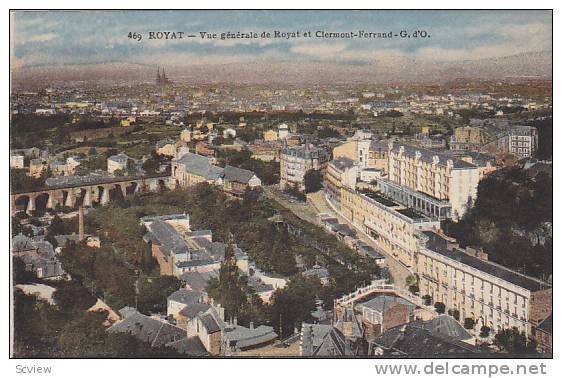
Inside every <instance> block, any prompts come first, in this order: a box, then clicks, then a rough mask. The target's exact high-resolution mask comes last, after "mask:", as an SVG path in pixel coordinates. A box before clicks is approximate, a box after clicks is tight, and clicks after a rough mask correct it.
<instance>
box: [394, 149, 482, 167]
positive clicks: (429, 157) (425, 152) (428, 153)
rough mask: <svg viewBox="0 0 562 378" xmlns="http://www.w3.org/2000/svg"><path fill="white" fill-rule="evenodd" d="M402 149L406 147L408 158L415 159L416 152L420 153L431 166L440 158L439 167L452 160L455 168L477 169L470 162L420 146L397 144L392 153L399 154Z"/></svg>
mask: <svg viewBox="0 0 562 378" xmlns="http://www.w3.org/2000/svg"><path fill="white" fill-rule="evenodd" d="M400 147H404V154H406V155H407V156H408V157H411V158H413V157H415V156H416V152H419V153H420V159H421V160H422V161H423V162H425V163H428V164H431V163H432V162H433V157H434V156H437V157H438V158H439V163H438V165H441V166H446V165H447V160H451V161H452V162H453V166H454V168H476V166H475V165H474V164H471V163H469V162H466V161H464V160H461V159H457V158H455V157H453V156H450V155H448V154H446V153H443V152H437V151H433V150H429V149H427V148H422V147H418V146H410V145H408V144H403V143H395V144H394V145H393V148H392V151H393V152H395V153H398V151H399V149H400Z"/></svg>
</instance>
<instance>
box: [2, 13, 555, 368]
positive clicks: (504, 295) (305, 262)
mask: <svg viewBox="0 0 562 378" xmlns="http://www.w3.org/2000/svg"><path fill="white" fill-rule="evenodd" d="M342 17H343V19H345V18H346V17H347V18H349V20H350V22H349V25H347V28H348V29H349V30H354V28H355V29H357V30H360V32H361V33H362V34H361V40H359V41H356V40H355V39H353V38H352V39H350V37H349V35H347V34H346V33H340V32H343V31H344V29H343V28H342V27H341V25H342V24H341V22H340V21H339V20H341V18H342ZM490 19H493V20H495V22H496V23H497V24H495V25H490V24H488V23H487V22H488V21H489V20H490ZM121 21H122V22H121ZM221 21H222V22H224V23H228V22H231V24H228V27H224V26H220V25H221ZM11 22H12V23H13V34H12V40H13V46H12V47H11V48H12V49H13V51H12V58H13V59H12V66H11V93H10V127H9V128H10V141H9V143H10V218H11V256H10V264H11V280H10V282H11V295H12V299H11V307H12V308H11V314H12V317H11V322H12V323H11V324H10V329H11V356H13V357H15V358H217V357H222V358H235V357H266V358H276V357H285V358H287V357H291V358H327V357H330V358H355V357H357V358H371V359H388V358H397V359H404V358H459V359H460V358H462V359H484V358H552V350H553V347H552V343H553V342H552V335H553V331H552V330H553V286H552V282H553V224H552V222H553V178H552V176H553V165H552V164H553V161H552V160H553V102H552V93H553V90H552V12H551V11H501V14H500V12H498V11H435V12H431V13H428V12H413V11H386V12H385V11H360V12H355V13H350V11H325V12H319V11H318V12H315V11H198V12H196V11H132V10H130V11H74V12H66V13H65V12H63V11H12V13H11ZM456 24H459V25H461V24H462V25H464V26H463V27H466V30H463V31H459V30H456V29H455V30H453V29H454V27H453V26H454V25H456ZM104 25H105V26H104ZM114 25H118V26H114ZM139 25H144V26H143V27H144V29H142V28H141V26H139ZM477 25H483V26H481V27H480V26H479V28H480V29H478V31H477V32H475V31H474V30H475V28H476V26H477ZM100 26H101V27H100ZM282 26H285V28H284V29H283V27H282ZM221 27H222V28H223V29H224V30H223V29H221ZM422 27H423V31H424V32H426V31H427V32H426V34H427V35H428V36H429V37H423V38H421V39H420V38H418V37H416V38H414V37H412V38H410V37H409V35H410V34H409V33H410V32H409V31H408V32H406V31H405V32H404V33H403V34H402V35H403V36H406V35H408V37H404V40H397V39H398V38H400V35H401V34H400V33H399V32H400V31H401V30H414V29H415V28H418V29H422ZM91 28H96V30H98V29H101V30H99V33H98V34H97V38H96V39H95V40H92V39H89V38H91V35H90V29H91ZM238 28H239V30H240V31H241V32H242V33H239V35H241V36H242V37H243V36H244V35H245V34H244V33H246V32H247V33H250V34H249V35H250V36H251V37H252V38H254V39H251V40H241V39H240V40H234V41H233V40H225V41H222V40H220V38H219V39H218V40H212V39H211V38H208V37H205V38H208V39H209V40H210V41H207V40H200V41H199V40H198V38H203V37H199V34H200V33H201V34H203V32H200V30H201V31H203V30H205V33H207V34H210V33H215V32H216V33H217V35H219V36H220V32H225V33H226V32H228V33H232V35H234V36H236V31H237V30H238ZM297 29H299V30H304V31H305V32H304V33H299V34H298V37H295V40H294V41H293V40H291V39H290V38H289V37H286V38H279V39H280V41H277V40H274V39H271V40H269V39H265V38H264V39H260V38H261V37H260V36H261V35H264V36H267V33H268V32H269V30H271V31H272V32H271V35H272V36H275V35H282V36H285V35H287V36H290V34H282V33H289V32H291V31H293V30H297ZM348 29H345V31H347V30H348ZM508 29H509V30H510V31H512V32H510V33H505V30H508ZM515 29H517V30H515ZM77 30H79V31H77ZM159 30H178V31H182V33H184V35H185V36H186V37H185V38H186V39H188V40H189V41H187V42H184V40H183V39H181V40H180V39H178V40H175V41H172V40H169V41H168V40H161V41H157V42H156V41H153V40H152V39H154V38H152V39H149V36H152V37H154V36H155V35H158V33H157V31H159ZM277 30H281V32H279V34H275V32H274V31H277ZM306 30H312V31H315V30H319V31H321V32H320V33H317V34H318V35H320V36H321V40H319V41H318V40H316V39H314V38H315V37H314V32H313V33H312V37H310V38H311V40H308V41H304V42H303V41H300V40H298V38H303V37H301V35H302V34H304V35H306V34H305V33H306ZM395 30H396V32H397V36H395V35H394V32H395ZM383 31H384V32H385V33H378V32H383ZM128 32H134V33H136V34H135V35H141V36H142V37H138V39H139V40H138V41H137V40H132V38H131V37H128V36H127V33H128ZM262 32H263V33H262ZM386 32H388V33H386ZM461 32H462V33H463V36H464V39H463V40H462V41H460V39H459V40H457V38H458V35H457V33H461ZM149 33H152V34H149ZM383 34H384V35H383ZM508 34H509V37H508V36H507V35H508ZM523 34H525V35H526V37H527V38H528V40H529V41H528V42H522V41H521V40H518V41H515V42H514V41H512V40H510V39H509V38H511V37H512V36H515V37H513V38H516V37H517V36H519V35H523ZM69 35H70V36H72V37H70V36H69ZM162 35H165V34H162ZM178 35H183V34H179V33H178ZM228 35H230V34H228ZM296 35H297V34H295V36H296ZM413 35H414V34H412V36H413ZM416 35H422V33H421V32H418V33H417V34H416ZM131 36H132V34H131ZM134 38H137V37H134ZM190 38H191V39H190ZM233 38H234V37H233ZM334 38H337V39H334ZM413 39H415V41H414V40H413ZM455 41H457V42H455ZM156 43H158V45H156ZM90 44H91V45H90ZM455 44H457V45H455ZM80 46H83V48H81V47H80ZM452 46H454V47H452ZM379 52H380V55H377V54H379ZM283 54H285V55H283ZM283 56H284V57H283Z"/></svg>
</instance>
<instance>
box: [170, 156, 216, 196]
mask: <svg viewBox="0 0 562 378" xmlns="http://www.w3.org/2000/svg"><path fill="white" fill-rule="evenodd" d="M222 173H223V169H222V168H221V167H217V166H215V165H213V164H211V161H210V159H209V158H207V157H205V156H201V155H197V154H193V153H190V152H188V153H186V154H184V155H183V156H182V157H180V158H178V159H173V160H172V176H173V177H174V178H175V179H176V181H177V183H178V184H179V185H180V187H182V188H187V187H190V186H194V185H196V184H199V183H201V182H207V183H209V184H212V185H222V177H221V176H222Z"/></svg>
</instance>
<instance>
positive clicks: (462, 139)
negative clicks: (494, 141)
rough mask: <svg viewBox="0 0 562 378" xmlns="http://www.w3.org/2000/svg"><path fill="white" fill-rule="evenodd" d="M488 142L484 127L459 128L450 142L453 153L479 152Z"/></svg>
mask: <svg viewBox="0 0 562 378" xmlns="http://www.w3.org/2000/svg"><path fill="white" fill-rule="evenodd" d="M488 142H489V138H488V134H487V133H486V131H485V129H484V128H482V127H477V126H465V127H457V128H456V129H455V131H454V132H453V135H452V136H451V140H450V141H449V148H450V149H451V150H453V151H469V150H478V149H479V148H480V147H482V146H483V145H484V144H486V143H488Z"/></svg>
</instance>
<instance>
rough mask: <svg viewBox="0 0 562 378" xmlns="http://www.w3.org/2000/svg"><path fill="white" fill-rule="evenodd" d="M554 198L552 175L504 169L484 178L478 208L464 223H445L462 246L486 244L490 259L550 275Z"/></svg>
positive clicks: (479, 192)
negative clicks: (550, 227) (533, 175)
mask: <svg viewBox="0 0 562 378" xmlns="http://www.w3.org/2000/svg"><path fill="white" fill-rule="evenodd" d="M552 198H553V193H552V178H551V177H550V176H549V175H548V174H547V173H545V172H540V173H538V174H537V175H536V176H535V177H528V176H527V175H526V173H525V171H524V170H522V169H520V168H511V169H506V170H502V171H501V172H498V173H497V174H495V175H492V176H489V177H487V178H485V179H483V180H482V181H480V184H479V185H478V196H477V199H476V201H475V202H474V206H473V207H471V208H470V209H468V211H467V213H466V214H465V215H464V217H463V218H462V219H461V220H460V221H459V222H458V223H453V222H448V223H445V224H444V227H445V231H446V232H447V233H448V234H449V235H451V236H453V237H455V238H457V240H458V241H459V242H460V244H461V246H466V245H471V246H479V247H482V248H483V249H484V250H485V252H486V253H488V255H489V259H490V260H493V261H495V262H498V263H500V264H502V265H505V266H508V267H510V268H513V269H517V270H520V271H522V272H525V273H526V274H530V275H534V276H537V277H542V278H547V277H548V275H550V274H552V235H551V234H550V233H549V232H548V231H547V229H548V224H551V223H552V206H553V205H552ZM545 228H546V229H545ZM537 239H538V241H540V242H538V243H537ZM545 275H546V277H545Z"/></svg>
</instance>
